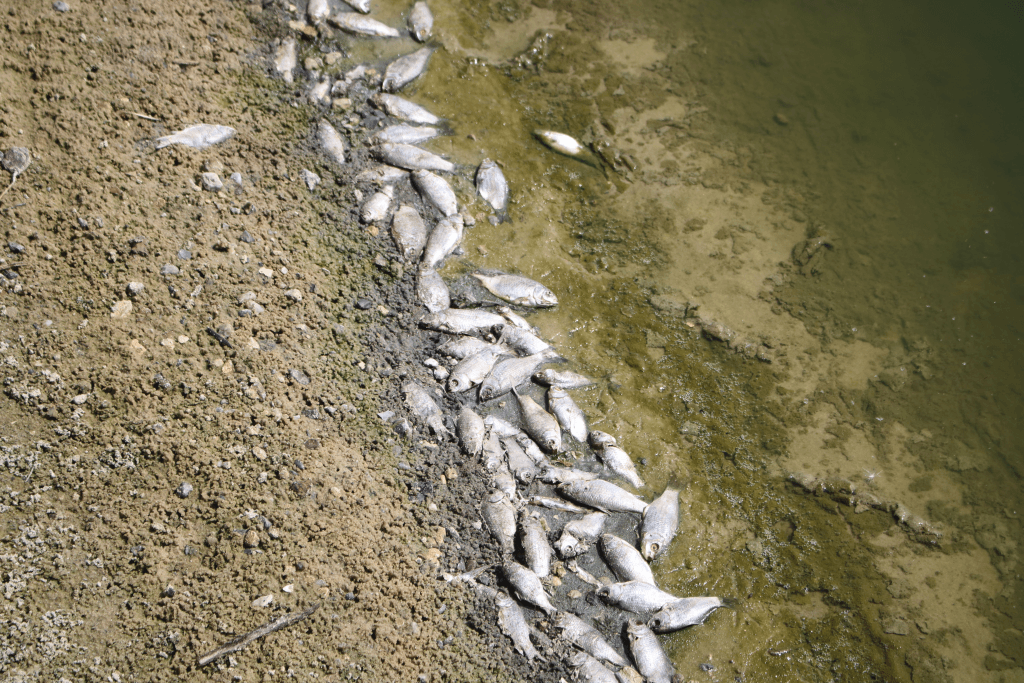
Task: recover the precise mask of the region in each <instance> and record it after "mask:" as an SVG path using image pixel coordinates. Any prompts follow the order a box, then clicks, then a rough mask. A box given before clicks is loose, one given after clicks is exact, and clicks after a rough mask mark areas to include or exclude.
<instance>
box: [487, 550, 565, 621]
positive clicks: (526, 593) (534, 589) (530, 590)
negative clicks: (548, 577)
mask: <svg viewBox="0 0 1024 683" xmlns="http://www.w3.org/2000/svg"><path fill="white" fill-rule="evenodd" d="M501 572H502V575H503V576H504V577H505V580H506V581H507V582H508V584H509V585H510V586H512V588H513V589H514V590H515V592H516V595H518V596H519V599H520V600H524V601H525V602H528V603H530V604H531V605H534V606H535V607H538V608H539V609H541V610H542V611H543V612H544V613H545V614H547V615H549V616H550V615H552V614H554V613H555V612H557V611H558V610H557V609H555V606H554V605H552V604H551V600H550V599H549V598H548V594H547V593H545V592H544V586H543V585H541V582H540V577H539V576H537V575H536V574H534V573H533V571H532V570H530V569H527V568H526V567H524V566H523V565H521V564H519V563H518V562H505V563H504V564H503V565H501Z"/></svg>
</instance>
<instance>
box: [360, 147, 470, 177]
mask: <svg viewBox="0 0 1024 683" xmlns="http://www.w3.org/2000/svg"><path fill="white" fill-rule="evenodd" d="M373 151H374V154H375V155H376V156H377V158H378V159H380V160H381V161H383V162H384V163H386V164H391V165H392V166H398V167H399V168H406V169H409V170H410V171H416V170H419V169H423V170H428V171H447V172H449V173H451V172H452V171H454V170H455V164H453V163H452V162H450V161H448V160H447V159H442V158H441V157H439V156H437V155H436V154H431V153H430V152H428V151H426V150H423V149H420V148H419V147H413V146H412V145H403V144H400V143H395V142H384V143H381V144H380V145H378V146H377V147H375V148H374V150H373Z"/></svg>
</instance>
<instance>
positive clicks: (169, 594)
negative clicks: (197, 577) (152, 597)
mask: <svg viewBox="0 0 1024 683" xmlns="http://www.w3.org/2000/svg"><path fill="white" fill-rule="evenodd" d="M177 592H178V591H176V590H174V586H172V585H170V584H168V585H167V588H164V592H163V593H161V595H162V596H163V597H165V598H173V597H174V596H175V594H176V593H177Z"/></svg>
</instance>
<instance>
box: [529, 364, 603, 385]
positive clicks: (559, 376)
mask: <svg viewBox="0 0 1024 683" xmlns="http://www.w3.org/2000/svg"><path fill="white" fill-rule="evenodd" d="M533 381H534V382H536V383H537V384H543V385H544V386H546V387H558V388H559V389H582V388H583V387H589V386H592V385H593V384H594V382H593V380H591V379H590V378H589V377H584V376H583V375H579V374H576V373H575V372H570V371H568V370H564V371H561V372H559V371H558V370H552V369H551V368H547V369H546V370H541V371H540V372H538V373H537V374H535V375H534V376H533Z"/></svg>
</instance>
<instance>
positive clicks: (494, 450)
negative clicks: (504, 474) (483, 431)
mask: <svg viewBox="0 0 1024 683" xmlns="http://www.w3.org/2000/svg"><path fill="white" fill-rule="evenodd" d="M481 455H482V458H481V460H483V463H484V469H485V470H487V471H488V472H496V471H498V470H499V469H500V468H502V467H503V466H504V465H505V451H504V450H503V449H502V448H501V441H499V440H498V437H497V436H496V435H495V434H494V432H492V431H490V430H488V432H487V436H485V437H484V446H483V451H482V453H481Z"/></svg>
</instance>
